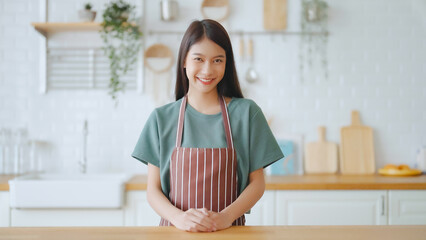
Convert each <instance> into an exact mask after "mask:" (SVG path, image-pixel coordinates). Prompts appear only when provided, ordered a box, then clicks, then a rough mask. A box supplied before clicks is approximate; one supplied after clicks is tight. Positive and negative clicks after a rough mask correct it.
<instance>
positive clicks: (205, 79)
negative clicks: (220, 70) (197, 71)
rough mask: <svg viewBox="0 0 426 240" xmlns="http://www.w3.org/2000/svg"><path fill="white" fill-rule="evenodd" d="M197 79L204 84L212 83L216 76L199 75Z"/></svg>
mask: <svg viewBox="0 0 426 240" xmlns="http://www.w3.org/2000/svg"><path fill="white" fill-rule="evenodd" d="M197 80H198V81H200V82H201V83H202V84H204V85H210V84H211V83H212V82H213V80H214V78H198V77H197Z"/></svg>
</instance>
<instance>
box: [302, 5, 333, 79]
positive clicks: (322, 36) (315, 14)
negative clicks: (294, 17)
mask: <svg viewBox="0 0 426 240" xmlns="http://www.w3.org/2000/svg"><path fill="white" fill-rule="evenodd" d="M327 10H328V5H327V3H326V2H325V1H323V0H302V13H301V21H300V23H301V29H302V32H304V33H306V34H305V35H303V36H302V38H301V41H300V45H299V71H300V79H301V81H304V78H305V63H307V64H308V66H309V67H310V70H311V71H310V72H313V71H314V69H315V66H314V62H315V60H316V59H315V58H316V57H319V58H320V59H319V60H318V61H320V62H321V66H320V68H322V70H323V77H324V79H325V80H327V79H328V62H327V51H326V50H327V42H328V34H327V18H328V15H327ZM313 32H316V33H318V34H316V35H313V34H312V33H313ZM315 53H317V54H318V55H316V54H315Z"/></svg>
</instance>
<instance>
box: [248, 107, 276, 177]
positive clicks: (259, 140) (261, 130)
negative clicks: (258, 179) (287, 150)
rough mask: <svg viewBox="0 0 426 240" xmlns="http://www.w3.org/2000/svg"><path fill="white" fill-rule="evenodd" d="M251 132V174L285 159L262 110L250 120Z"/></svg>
mask: <svg viewBox="0 0 426 240" xmlns="http://www.w3.org/2000/svg"><path fill="white" fill-rule="evenodd" d="M249 131H250V141H249V142H250V150H249V152H250V167H249V172H250V173H251V172H253V171H255V170H257V169H259V168H265V167H267V166H269V165H270V164H272V163H274V162H275V161H277V160H279V159H281V158H283V157H284V154H283V153H282V151H281V149H280V147H279V145H278V143H277V140H276V139H275V137H274V135H273V134H272V131H271V129H270V128H269V125H268V122H267V121H266V119H265V116H264V115H263V113H262V111H261V110H260V108H259V111H257V112H256V113H255V115H254V116H253V117H252V118H251V120H250V130H249Z"/></svg>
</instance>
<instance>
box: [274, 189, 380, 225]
mask: <svg viewBox="0 0 426 240" xmlns="http://www.w3.org/2000/svg"><path fill="white" fill-rule="evenodd" d="M386 199H387V192H386V191H355V190H349V191H346V190H338V191H331V190H330V191H277V193H276V203H275V204H276V210H277V211H276V214H277V215H276V219H277V224H278V225H385V224H387V213H386V209H387V207H386Z"/></svg>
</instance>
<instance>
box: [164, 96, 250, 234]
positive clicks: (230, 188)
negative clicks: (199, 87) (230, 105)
mask: <svg viewBox="0 0 426 240" xmlns="http://www.w3.org/2000/svg"><path fill="white" fill-rule="evenodd" d="M219 102H220V107H221V111H222V119H223V125H224V128H225V135H226V144H227V147H226V148H184V147H181V143H182V132H183V122H184V118H185V109H186V103H187V96H185V97H184V98H183V100H182V104H181V106H180V112H179V120H178V128H177V135H176V147H175V149H174V150H173V153H172V156H171V158H170V193H169V200H170V202H171V203H172V204H173V205H174V206H175V207H177V208H179V209H181V210H182V211H186V210H188V209H190V208H206V209H208V210H210V211H214V212H220V211H222V210H223V209H225V208H226V207H227V206H229V205H231V203H232V202H234V201H235V200H236V199H237V196H238V184H237V181H238V177H237V155H236V151H235V149H234V143H233V140H232V134H231V125H230V122H229V116H228V109H227V107H226V103H225V100H224V98H223V97H219ZM171 225H172V224H171V223H170V222H169V221H167V220H166V219H163V218H162V219H161V221H160V226H171ZM232 225H233V226H243V225H245V217H244V214H243V215H242V216H241V217H239V218H238V219H236V220H235V221H234V222H233V223H232Z"/></svg>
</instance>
